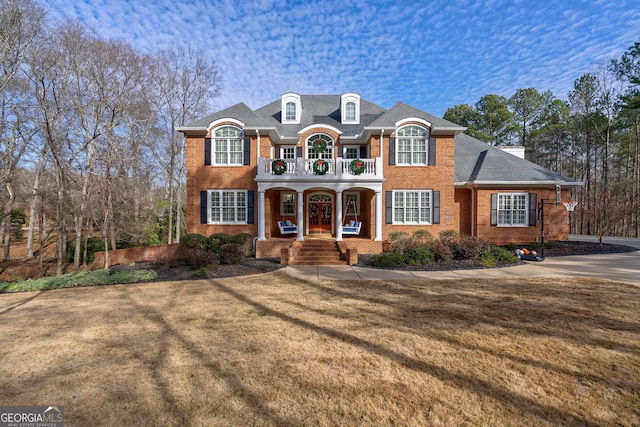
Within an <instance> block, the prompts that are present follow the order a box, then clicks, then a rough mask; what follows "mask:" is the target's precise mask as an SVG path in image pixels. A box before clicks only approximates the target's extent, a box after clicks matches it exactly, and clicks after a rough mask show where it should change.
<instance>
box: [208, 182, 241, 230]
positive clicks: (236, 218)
mask: <svg viewBox="0 0 640 427" xmlns="http://www.w3.org/2000/svg"><path fill="white" fill-rule="evenodd" d="M213 193H219V194H220V201H221V204H220V221H213V220H212V215H211V211H212V208H213V207H212V203H211V195H212V194H213ZM223 193H234V196H233V199H234V204H233V210H234V215H233V216H234V221H223V220H222V218H223V213H222V194H223ZM238 193H244V215H245V219H244V221H238V204H237V201H236V200H237V194H238ZM248 193H249V192H248V190H240V189H230V188H229V189H226V188H225V189H218V190H208V191H207V223H208V224H248V221H247V216H248V214H249V208H248V200H247V198H248Z"/></svg>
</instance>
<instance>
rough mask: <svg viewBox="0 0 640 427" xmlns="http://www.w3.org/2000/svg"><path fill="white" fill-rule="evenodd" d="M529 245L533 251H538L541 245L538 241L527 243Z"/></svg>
mask: <svg viewBox="0 0 640 427" xmlns="http://www.w3.org/2000/svg"><path fill="white" fill-rule="evenodd" d="M545 246H546V243H545ZM529 247H530V248H531V249H532V250H534V251H539V250H540V248H541V247H542V245H540V243H538V242H531V243H529Z"/></svg>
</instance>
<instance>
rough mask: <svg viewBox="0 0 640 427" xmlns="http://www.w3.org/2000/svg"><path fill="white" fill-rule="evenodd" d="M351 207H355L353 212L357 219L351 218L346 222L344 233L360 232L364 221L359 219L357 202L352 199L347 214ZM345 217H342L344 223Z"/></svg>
mask: <svg viewBox="0 0 640 427" xmlns="http://www.w3.org/2000/svg"><path fill="white" fill-rule="evenodd" d="M349 207H353V214H354V216H355V218H356V219H355V221H354V220H351V221H349V223H348V224H345V225H343V226H342V234H356V235H357V234H360V228H361V227H362V221H358V213H357V212H356V203H355V202H354V201H353V200H352V201H351V202H349V205H348V206H347V209H345V216H346V214H347V211H348V210H349ZM344 221H345V218H343V219H342V222H343V223H344Z"/></svg>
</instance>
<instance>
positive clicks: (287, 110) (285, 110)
mask: <svg viewBox="0 0 640 427" xmlns="http://www.w3.org/2000/svg"><path fill="white" fill-rule="evenodd" d="M281 105H282V123H283V124H300V116H301V114H302V101H301V99H300V95H298V94H297V93H285V94H284V95H282V104H281Z"/></svg>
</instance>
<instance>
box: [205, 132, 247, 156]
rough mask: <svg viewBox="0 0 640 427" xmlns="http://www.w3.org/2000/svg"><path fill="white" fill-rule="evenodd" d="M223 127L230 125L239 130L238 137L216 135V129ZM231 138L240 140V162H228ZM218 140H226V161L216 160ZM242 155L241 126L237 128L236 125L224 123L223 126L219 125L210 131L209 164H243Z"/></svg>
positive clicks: (242, 137)
mask: <svg viewBox="0 0 640 427" xmlns="http://www.w3.org/2000/svg"><path fill="white" fill-rule="evenodd" d="M224 127H232V128H235V129H238V130H239V131H240V136H239V137H238V138H229V137H216V131H217V130H220V129H221V128H224ZM232 139H238V140H240V163H230V160H231V150H230V145H231V140H232ZM219 140H226V143H227V151H226V153H227V162H226V163H220V162H218V161H217V160H218V159H217V158H216V142H217V141H219ZM243 157H244V130H242V129H241V128H238V127H237V126H232V125H225V126H220V127H218V128H216V129H213V130H212V131H211V166H244V159H243Z"/></svg>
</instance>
